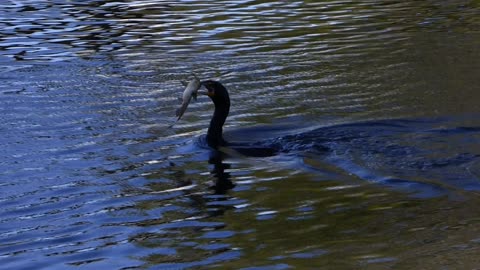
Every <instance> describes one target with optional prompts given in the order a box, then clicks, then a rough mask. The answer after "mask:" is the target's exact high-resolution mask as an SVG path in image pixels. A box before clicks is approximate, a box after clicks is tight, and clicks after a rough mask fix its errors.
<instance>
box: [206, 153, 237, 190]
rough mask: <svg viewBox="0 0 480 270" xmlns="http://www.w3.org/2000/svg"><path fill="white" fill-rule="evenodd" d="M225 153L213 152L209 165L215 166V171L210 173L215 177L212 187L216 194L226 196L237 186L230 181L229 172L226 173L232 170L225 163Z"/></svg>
mask: <svg viewBox="0 0 480 270" xmlns="http://www.w3.org/2000/svg"><path fill="white" fill-rule="evenodd" d="M224 159H225V153H223V152H221V151H218V150H212V151H211V152H210V156H209V159H208V163H209V164H212V165H213V169H212V170H211V171H210V173H211V174H212V175H213V177H214V178H215V179H214V185H213V186H212V187H211V188H212V189H213V191H214V193H215V194H225V193H227V191H228V190H230V189H232V188H234V187H235V184H234V183H233V182H232V180H230V178H231V175H230V173H229V172H225V170H226V169H230V164H228V163H224V162H223V161H224Z"/></svg>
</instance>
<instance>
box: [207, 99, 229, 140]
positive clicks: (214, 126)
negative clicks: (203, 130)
mask: <svg viewBox="0 0 480 270" xmlns="http://www.w3.org/2000/svg"><path fill="white" fill-rule="evenodd" d="M229 110H230V104H229V103H228V104H223V105H222V106H218V105H217V104H215V111H214V112H213V117H212V120H211V121H210V126H209V127H208V132H207V142H208V145H210V147H214V148H215V147H218V146H223V145H225V144H226V142H225V140H224V139H223V135H222V133H223V125H224V124H225V120H226V119H227V116H228V113H229Z"/></svg>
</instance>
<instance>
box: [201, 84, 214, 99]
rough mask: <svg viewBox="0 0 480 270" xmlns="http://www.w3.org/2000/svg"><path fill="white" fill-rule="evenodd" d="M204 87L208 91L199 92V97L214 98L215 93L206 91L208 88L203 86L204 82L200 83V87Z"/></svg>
mask: <svg viewBox="0 0 480 270" xmlns="http://www.w3.org/2000/svg"><path fill="white" fill-rule="evenodd" d="M202 86H203V88H204V89H205V90H206V91H205V90H203V91H200V89H199V90H198V92H197V94H199V95H204V96H209V97H212V96H214V95H215V93H214V92H210V91H208V89H206V88H207V87H206V86H205V85H204V84H203V82H200V87H202Z"/></svg>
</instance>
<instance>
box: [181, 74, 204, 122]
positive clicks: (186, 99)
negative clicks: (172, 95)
mask: <svg viewBox="0 0 480 270" xmlns="http://www.w3.org/2000/svg"><path fill="white" fill-rule="evenodd" d="M201 86H202V84H201V83H200V80H199V79H198V78H197V77H195V78H193V79H192V80H191V81H190V82H189V83H188V84H187V86H186V87H185V90H184V91H183V96H182V105H181V106H180V108H178V109H177V112H176V116H178V119H177V121H178V120H180V118H182V116H183V114H184V113H185V111H186V110H187V107H188V104H189V103H190V100H191V99H192V97H193V99H195V100H197V92H198V89H200V87H201Z"/></svg>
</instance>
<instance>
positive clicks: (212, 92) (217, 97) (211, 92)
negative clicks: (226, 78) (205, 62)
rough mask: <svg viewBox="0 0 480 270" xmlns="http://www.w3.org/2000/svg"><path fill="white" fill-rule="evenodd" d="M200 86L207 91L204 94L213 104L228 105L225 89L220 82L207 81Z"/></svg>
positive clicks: (228, 100)
mask: <svg viewBox="0 0 480 270" xmlns="http://www.w3.org/2000/svg"><path fill="white" fill-rule="evenodd" d="M202 85H203V86H205V88H206V89H207V92H206V93H204V94H205V95H207V96H209V97H210V98H211V99H212V101H213V103H215V104H217V103H228V104H229V103H230V98H229V96H228V92H227V89H226V88H225V86H223V85H222V84H221V83H220V82H217V81H213V80H207V81H203V82H202Z"/></svg>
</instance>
